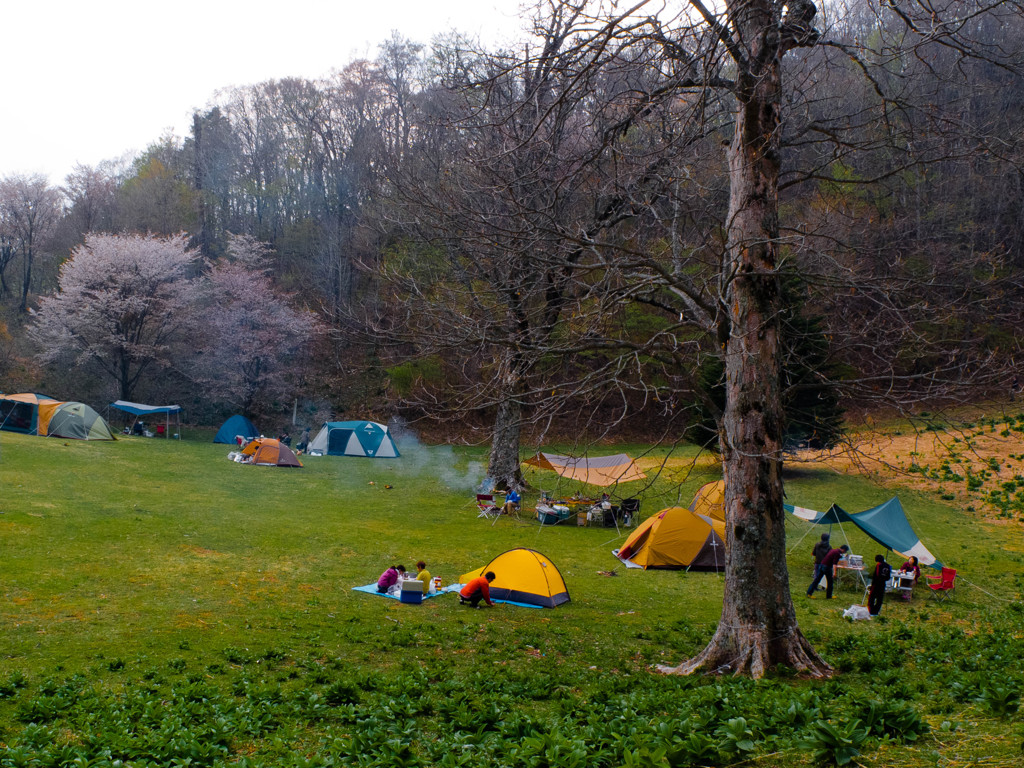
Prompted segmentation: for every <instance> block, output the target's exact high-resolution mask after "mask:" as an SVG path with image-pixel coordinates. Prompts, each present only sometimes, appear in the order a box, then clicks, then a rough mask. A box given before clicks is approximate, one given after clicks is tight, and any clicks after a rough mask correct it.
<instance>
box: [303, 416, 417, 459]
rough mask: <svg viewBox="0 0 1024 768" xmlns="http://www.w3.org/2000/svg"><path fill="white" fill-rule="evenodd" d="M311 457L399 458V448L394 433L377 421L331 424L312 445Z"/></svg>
mask: <svg viewBox="0 0 1024 768" xmlns="http://www.w3.org/2000/svg"><path fill="white" fill-rule="evenodd" d="M306 453H307V454H309V455H310V456H365V457H368V458H377V459H384V458H389V459H393V458H398V456H399V455H400V454H399V453H398V448H397V447H396V446H395V441H394V440H392V439H391V433H390V432H389V431H388V428H387V427H386V426H384V425H383V424H378V423H377V422H375V421H328V422H325V423H324V425H323V427H322V428H321V429H320V431H319V432H318V433H317V436H316V437H314V438H313V439H312V441H310V443H309V446H308V447H307V449H306Z"/></svg>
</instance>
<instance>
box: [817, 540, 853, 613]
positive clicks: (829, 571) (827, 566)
mask: <svg viewBox="0 0 1024 768" xmlns="http://www.w3.org/2000/svg"><path fill="white" fill-rule="evenodd" d="M849 551H850V548H849V547H848V546H846V545H845V544H843V545H842V546H840V547H839V548H838V549H830V550H829V551H828V554H827V555H825V557H823V558H822V559H821V566H820V568H818V569H816V570H815V571H814V581H812V582H811V586H809V587H808V588H807V596H808V597H810V598H812V599H813V597H814V590H816V589H817V588H818V583H819V582H820V581H821V577H822V576H824V577H825V599H827V600H831V599H832V581H833V579H834V578H835V577H834V576H833V574H834V573H835V571H834V569H835V567H836V563H838V562H839V560H840V558H842V557H845V556H846V553H847V552H849Z"/></svg>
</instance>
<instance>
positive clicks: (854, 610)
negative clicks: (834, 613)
mask: <svg viewBox="0 0 1024 768" xmlns="http://www.w3.org/2000/svg"><path fill="white" fill-rule="evenodd" d="M843 618H845V619H850V621H859V620H860V619H870V618H871V614H870V613H868V609H867V608H866V607H864V606H863V605H851V606H850V607H849V608H847V609H846V610H845V611H843Z"/></svg>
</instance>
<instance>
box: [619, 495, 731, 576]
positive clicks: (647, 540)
mask: <svg viewBox="0 0 1024 768" xmlns="http://www.w3.org/2000/svg"><path fill="white" fill-rule="evenodd" d="M612 554H614V555H615V556H616V557H617V558H619V560H621V561H622V562H623V563H624V564H625V565H626V567H628V568H644V569H647V568H671V569H677V568H685V569H687V570H691V571H723V570H725V523H723V522H721V521H720V520H713V519H711V518H710V517H707V516H705V515H699V514H697V513H695V512H691V511H690V510H688V509H685V508H683V507H669V508H668V509H663V510H661V511H660V512H658V513H657V514H655V515H652V516H651V517H649V518H647V519H646V520H644V521H643V522H642V523H641V524H640V526H639V527H638V528H637V529H636V530H635V531H633V533H631V534H630V535H629V537H628V538H627V539H626V541H625V543H624V544H623V545H622V547H620V548H619V549H617V550H614V551H613V552H612Z"/></svg>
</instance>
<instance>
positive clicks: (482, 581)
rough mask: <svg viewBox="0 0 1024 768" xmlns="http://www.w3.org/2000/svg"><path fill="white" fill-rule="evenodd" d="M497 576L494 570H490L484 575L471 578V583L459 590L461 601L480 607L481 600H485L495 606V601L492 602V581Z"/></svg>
mask: <svg viewBox="0 0 1024 768" xmlns="http://www.w3.org/2000/svg"><path fill="white" fill-rule="evenodd" d="M495 578H496V577H495V575H494V571H488V572H487V573H485V574H484V575H483V576H477V577H476V578H475V579H470V580H469V583H468V584H467V585H466V586H464V587H463V588H462V590H461V591H460V592H459V603H460V604H462V605H472V606H473V607H474V608H479V607H480V601H481V600H483V601H484V602H485V603H487V604H488V605H490V606H493V605H494V603H492V602H491V582H492V581H494V579H495Z"/></svg>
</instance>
